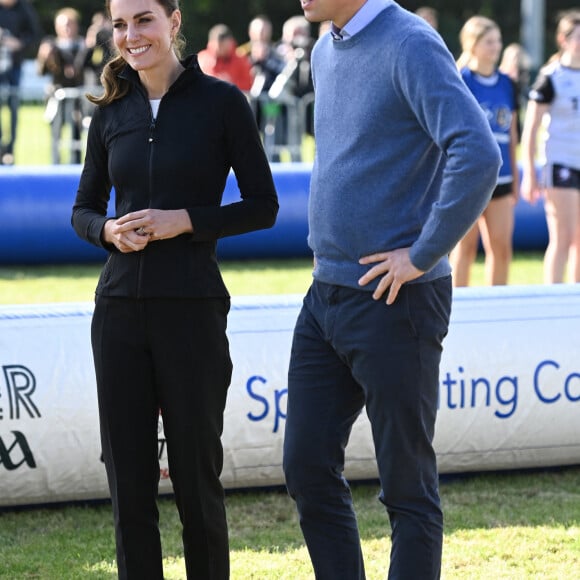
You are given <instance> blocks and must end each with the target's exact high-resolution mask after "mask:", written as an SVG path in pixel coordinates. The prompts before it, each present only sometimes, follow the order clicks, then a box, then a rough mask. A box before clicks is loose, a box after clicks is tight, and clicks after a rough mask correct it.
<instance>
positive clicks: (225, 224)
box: [188, 86, 278, 241]
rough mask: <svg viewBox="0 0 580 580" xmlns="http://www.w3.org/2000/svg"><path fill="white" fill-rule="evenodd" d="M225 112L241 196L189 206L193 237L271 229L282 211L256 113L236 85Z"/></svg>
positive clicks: (227, 143)
mask: <svg viewBox="0 0 580 580" xmlns="http://www.w3.org/2000/svg"><path fill="white" fill-rule="evenodd" d="M224 115H225V116H224V123H225V125H226V130H225V134H226V141H225V146H226V147H227V154H228V158H229V161H230V165H231V168H232V169H233V172H234V174H235V177H236V181H237V185H238V189H239V192H240V197H241V200H240V201H238V202H235V203H231V204H227V205H222V206H218V207H214V206H208V207H195V208H190V209H188V212H189V216H190V219H191V223H192V225H193V230H194V234H193V236H192V239H193V241H208V240H215V239H217V238H222V237H226V236H233V235H238V234H243V233H246V232H251V231H254V230H260V229H267V228H270V227H272V226H273V225H274V222H275V220H276V215H277V213H278V196H277V193H276V189H275V186H274V180H273V177H272V172H271V170H270V165H269V163H268V159H267V157H266V154H265V152H264V148H263V146H262V141H261V138H260V134H259V132H258V127H257V125H256V121H255V118H254V113H253V111H252V109H251V107H250V106H249V104H248V101H247V99H246V97H245V96H244V95H243V93H242V92H241V91H239V90H238V89H237V88H235V87H233V86H232V88H231V91H230V94H229V98H228V102H227V106H226V107H225V110H224Z"/></svg>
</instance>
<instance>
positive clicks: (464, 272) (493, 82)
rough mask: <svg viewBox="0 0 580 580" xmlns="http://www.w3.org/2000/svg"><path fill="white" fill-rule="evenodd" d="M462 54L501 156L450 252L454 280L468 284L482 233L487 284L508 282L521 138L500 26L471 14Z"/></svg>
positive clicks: (463, 67)
mask: <svg viewBox="0 0 580 580" xmlns="http://www.w3.org/2000/svg"><path fill="white" fill-rule="evenodd" d="M460 39H461V45H462V49H463V53H462V55H461V56H460V58H459V60H458V61H457V65H458V67H459V69H460V72H461V76H462V77H463V80H464V81H465V83H466V84H467V86H468V88H469V90H470V91H471V92H472V93H473V95H474V96H475V98H476V99H477V101H478V103H479V104H480V106H481V108H482V109H483V111H484V112H485V115H486V117H487V120H488V121H489V124H490V127H491V130H492V132H493V135H494V137H495V139H496V141H497V144H498V145H499V149H500V151H501V157H502V166H501V168H500V172H499V176H498V180H497V185H496V188H495V190H494V192H493V196H492V199H491V201H490V203H489V205H488V206H487V208H486V209H485V211H484V212H483V214H482V215H481V217H480V218H479V220H478V222H477V223H476V224H475V225H474V226H473V227H472V228H471V230H470V231H469V232H468V233H467V234H466V235H465V237H464V238H463V239H462V240H461V241H460V242H459V243H458V244H457V246H456V247H455V249H454V250H453V252H452V253H451V256H450V259H451V265H452V267H453V283H454V285H455V286H467V285H468V284H469V272H470V269H471V265H472V264H473V262H474V261H475V258H476V255H477V248H478V244H479V236H480V234H481V239H482V242H483V248H484V251H485V282H486V284H489V285H499V284H507V281H508V273H509V265H510V262H511V257H512V235H513V228H514V205H515V202H516V201H517V198H518V171H517V164H516V146H517V142H518V108H519V106H518V91H517V87H516V85H515V83H514V82H513V80H512V79H510V77H508V76H507V75H506V74H504V73H502V72H500V71H498V70H497V65H498V62H499V58H500V55H501V50H502V40H501V32H500V30H499V27H498V25H497V24H496V23H495V22H494V21H493V20H490V19H489V18H485V17H484V16H474V17H473V18H470V19H469V20H468V21H467V22H466V23H465V24H464V26H463V28H462V29H461V33H460Z"/></svg>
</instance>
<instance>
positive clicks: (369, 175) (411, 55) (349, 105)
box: [284, 0, 500, 580]
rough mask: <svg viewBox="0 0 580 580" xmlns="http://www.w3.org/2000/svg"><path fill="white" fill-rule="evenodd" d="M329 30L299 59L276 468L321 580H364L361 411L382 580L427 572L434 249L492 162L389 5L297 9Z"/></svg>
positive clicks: (439, 314)
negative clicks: (307, 187)
mask: <svg viewBox="0 0 580 580" xmlns="http://www.w3.org/2000/svg"><path fill="white" fill-rule="evenodd" d="M302 8H303V10H304V14H305V15H306V17H307V18H308V19H309V20H310V21H312V22H322V21H325V20H331V21H332V23H333V28H332V32H330V33H328V34H326V35H324V36H323V37H321V38H320V40H319V41H318V43H317V45H316V46H315V48H314V51H313V55H312V64H313V67H312V74H313V80H314V87H315V98H316V100H315V121H314V123H315V125H314V129H315V137H316V145H317V147H316V159H315V162H314V167H313V171H312V180H311V192H310V204H309V228H310V232H309V244H310V247H311V248H312V250H313V252H314V260H315V266H314V272H313V277H314V280H313V283H312V286H311V288H310V290H309V291H308V294H307V295H306V297H305V299H304V304H303V308H302V310H301V313H300V315H299V317H298V320H297V323H296V328H295V332H294V340H293V345H292V353H291V360H290V369H289V377H288V413H287V421H286V434H285V442H284V470H285V474H286V483H287V487H288V490H289V493H290V494H291V496H292V497H293V498H294V500H295V501H296V504H297V508H298V512H299V515H300V525H301V527H302V531H303V534H304V537H305V540H306V543H307V546H308V550H309V553H310V557H311V559H312V563H313V566H314V570H315V574H316V578H317V579H318V580H337V579H346V580H357V579H361V578H364V577H365V574H364V564H363V559H362V554H361V548H360V538H359V533H358V528H357V523H356V516H355V513H354V510H353V506H352V500H351V496H350V491H349V487H348V483H347V482H346V480H345V478H344V477H343V468H344V456H345V447H346V445H347V442H348V438H349V434H350V431H351V427H352V425H353V423H354V421H355V420H356V418H357V417H358V415H359V414H360V413H361V411H362V409H363V408H366V412H367V414H368V417H369V419H370V423H371V426H372V435H373V441H374V445H375V451H376V458H377V465H378V471H379V478H380V482H381V487H382V492H381V497H380V499H381V501H382V502H383V504H384V505H385V506H386V509H387V513H388V515H389V518H390V522H391V528H392V551H391V564H390V572H389V578H392V579H394V578H401V579H402V578H404V579H410V580H429V579H432V578H439V576H440V572H441V547H442V538H443V516H442V512H441V506H440V500H439V492H438V474H437V465H436V457H435V452H434V450H433V446H432V442H433V435H434V428H435V417H436V412H437V402H438V387H439V363H440V358H441V349H442V341H443V338H444V337H445V335H446V333H447V329H448V324H449V314H450V309H451V277H450V266H449V262H448V260H447V254H448V253H449V251H450V250H451V249H452V248H453V247H454V246H455V244H456V243H457V241H458V240H459V239H461V237H462V236H463V235H464V234H465V232H466V231H467V230H468V229H469V228H470V226H471V225H472V224H473V223H474V222H475V221H476V219H477V217H478V216H479V215H480V213H481V212H482V211H483V209H484V208H485V207H486V205H487V203H488V201H489V199H490V196H491V192H492V190H493V188H494V186H495V183H496V179H497V174H498V170H499V166H500V156H499V151H498V147H497V145H496V143H495V141H494V138H493V135H492V134H491V131H490V129H489V124H488V122H487V120H486V118H485V117H484V115H483V113H482V111H481V108H480V107H479V105H478V104H477V102H476V101H475V99H474V98H473V96H472V95H471V93H470V92H469V91H468V90H467V88H466V86H465V85H464V83H463V81H462V80H461V78H460V77H459V74H458V72H457V69H456V67H455V63H454V60H453V57H452V56H451V54H450V53H449V52H448V50H447V48H446V47H445V45H444V43H443V41H442V40H441V37H440V36H439V35H438V34H437V32H435V31H434V30H433V29H432V28H431V27H430V26H429V25H428V24H426V23H425V22H424V21H423V20H422V19H420V18H419V17H417V16H416V15H414V14H411V13H409V12H407V11H406V10H403V9H402V8H401V7H400V6H399V5H398V4H396V3H395V2H394V1H393V0H366V1H365V0H302Z"/></svg>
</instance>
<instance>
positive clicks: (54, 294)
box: [0, 252, 542, 304]
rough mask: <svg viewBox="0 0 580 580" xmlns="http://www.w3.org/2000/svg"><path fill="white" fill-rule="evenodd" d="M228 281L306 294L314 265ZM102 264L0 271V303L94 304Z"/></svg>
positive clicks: (242, 266) (262, 266)
mask: <svg viewBox="0 0 580 580" xmlns="http://www.w3.org/2000/svg"><path fill="white" fill-rule="evenodd" d="M221 267H222V272H223V277H224V280H225V282H226V284H227V286H228V288H229V289H230V292H231V293H232V295H233V296H234V297H235V296H240V295H260V294H303V293H304V292H305V291H306V290H307V288H308V286H309V284H310V281H311V271H312V260H310V259H309V258H302V259H293V260H248V261H239V262H230V261H226V262H223V263H222V265H221ZM100 269H101V266H100V265H99V264H84V265H54V266H53V265H45V266H0V303H1V304H39V303H46V302H85V301H92V300H93V296H94V290H95V286H96V284H97V278H98V276H99V272H100ZM483 275H484V273H483V261H482V257H481V256H480V257H479V258H478V260H477V262H476V263H475V265H474V268H473V274H472V279H473V285H474V286H479V285H482V284H483ZM511 281H512V284H541V283H542V256H541V254H540V253H537V252H535V253H517V254H516V255H515V257H514V261H513V265H512V271H511Z"/></svg>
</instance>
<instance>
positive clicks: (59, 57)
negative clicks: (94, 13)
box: [37, 7, 87, 164]
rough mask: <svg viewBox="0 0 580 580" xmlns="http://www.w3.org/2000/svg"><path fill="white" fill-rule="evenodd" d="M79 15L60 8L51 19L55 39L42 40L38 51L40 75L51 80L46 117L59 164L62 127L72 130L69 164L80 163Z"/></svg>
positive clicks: (82, 59) (82, 57)
mask: <svg viewBox="0 0 580 580" xmlns="http://www.w3.org/2000/svg"><path fill="white" fill-rule="evenodd" d="M80 20H81V18H80V14H79V12H78V11H77V10H75V9H74V8H70V7H67V8H61V9H60V10H59V11H58V12H57V13H56V16H55V18H54V30H55V33H56V36H54V37H50V38H46V39H44V40H43V41H42V42H41V44H40V47H39V49H38V55H37V64H38V72H39V74H41V75H44V74H49V75H50V76H51V77H52V82H51V86H50V87H49V97H48V102H47V107H46V113H45V117H46V119H47V120H48V121H49V122H50V125H51V133H52V162H53V163H55V164H58V163H60V162H61V153H60V140H61V135H62V131H63V127H64V126H65V125H66V124H69V125H70V128H71V140H70V143H71V145H70V162H71V163H80V162H81V131H82V119H83V114H82V100H83V95H82V94H81V91H80V90H77V91H72V92H69V93H68V94H67V93H66V92H64V91H62V90H61V89H64V90H65V91H66V89H79V88H80V87H82V86H84V84H85V63H86V58H87V48H86V45H85V40H84V38H83V37H82V36H81V35H80V33H79V27H80Z"/></svg>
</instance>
